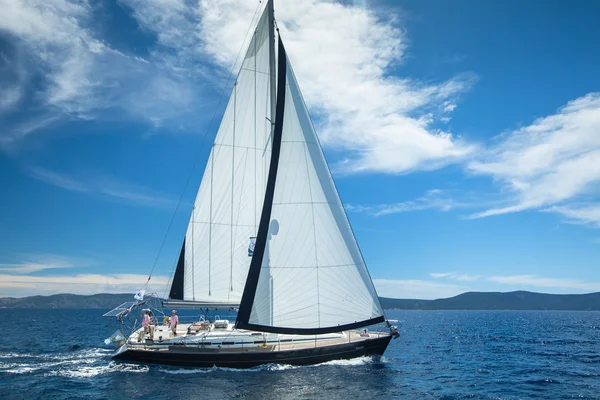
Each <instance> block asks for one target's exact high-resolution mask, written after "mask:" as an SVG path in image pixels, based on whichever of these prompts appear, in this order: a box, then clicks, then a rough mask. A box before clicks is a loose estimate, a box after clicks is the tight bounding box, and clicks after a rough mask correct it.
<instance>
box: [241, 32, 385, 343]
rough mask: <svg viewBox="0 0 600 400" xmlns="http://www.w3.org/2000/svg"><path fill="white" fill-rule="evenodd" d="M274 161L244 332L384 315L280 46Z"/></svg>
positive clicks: (354, 323)
mask: <svg viewBox="0 0 600 400" xmlns="http://www.w3.org/2000/svg"><path fill="white" fill-rule="evenodd" d="M278 58H279V60H278V71H277V75H278V88H277V106H276V107H277V108H276V116H275V129H274V134H273V145H272V159H271V165H270V170H269V181H268V183H267V189H266V196H265V202H264V205H263V211H262V216H261V222H260V227H259V230H258V237H257V240H256V247H255V251H254V255H253V259H252V263H251V266H250V271H249V273H248V281H247V284H246V288H245V290H244V295H243V297H242V303H241V304H240V310H239V314H238V319H237V327H238V328H247V329H257V330H262V331H267V332H278V333H298V334H318V333H327V332H335V331H340V330H343V329H349V328H353V327H360V326H366V325H370V324H373V323H377V322H382V321H383V320H384V317H383V309H382V307H381V304H380V302H379V299H378V297H377V293H376V291H375V288H374V287H373V283H372V281H371V278H370V276H369V274H368V271H367V268H366V265H365V263H364V260H363V258H362V255H361V253H360V250H359V248H358V245H357V243H356V240H355V238H354V234H353V233H352V230H351V227H350V224H349V222H348V219H347V217H346V214H345V211H344V209H343V206H342V203H341V201H340V198H339V195H338V193H337V190H336V188H335V185H334V183H333V180H332V177H331V173H330V171H329V168H328V166H327V163H326V161H325V158H324V155H323V152H322V149H321V146H320V144H319V141H318V138H317V135H316V133H315V131H314V128H313V126H312V123H311V121H310V117H309V115H308V111H307V109H306V106H305V104H304V101H303V99H302V95H301V94H300V89H299V87H298V84H297V82H296V78H295V77H294V74H293V72H292V69H291V66H290V63H289V60H288V59H287V57H286V55H285V49H284V47H283V45H282V43H281V39H280V40H279V48H278Z"/></svg>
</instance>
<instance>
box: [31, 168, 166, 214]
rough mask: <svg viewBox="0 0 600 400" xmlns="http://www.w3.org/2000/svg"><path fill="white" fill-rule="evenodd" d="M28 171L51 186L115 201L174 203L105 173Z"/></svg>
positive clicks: (164, 204) (155, 203)
mask: <svg viewBox="0 0 600 400" xmlns="http://www.w3.org/2000/svg"><path fill="white" fill-rule="evenodd" d="M28 173H29V175H30V176H31V177H33V178H35V179H37V180H40V181H42V182H45V183H47V184H49V185H52V186H57V187H60V188H63V189H66V190H71V191H75V192H80V193H87V194H90V195H96V196H101V197H105V198H109V199H113V200H117V201H124V202H127V203H132V204H139V205H144V206H149V207H157V208H169V209H171V208H173V207H174V206H175V204H176V202H175V200H174V199H171V198H168V197H165V196H162V195H157V194H154V193H152V192H151V190H149V189H148V188H145V187H142V186H139V185H134V184H130V183H124V182H121V181H119V180H117V179H115V178H111V177H108V176H105V175H100V174H87V175H83V174H79V175H67V174H62V173H58V172H54V171H49V170H46V169H43V168H39V167H31V168H29V169H28Z"/></svg>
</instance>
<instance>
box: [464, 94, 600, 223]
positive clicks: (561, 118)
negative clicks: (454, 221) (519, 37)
mask: <svg viewBox="0 0 600 400" xmlns="http://www.w3.org/2000/svg"><path fill="white" fill-rule="evenodd" d="M599 131H600V93H589V94H587V95H586V96H583V97H580V98H578V99H576V100H573V101H571V102H569V103H568V104H567V105H566V106H564V107H562V108H561V109H559V110H558V112H557V113H556V114H554V115H551V116H547V117H544V118H540V119H538V120H536V121H535V122H534V123H533V124H531V125H529V126H526V127H524V128H520V129H518V130H515V131H512V132H508V133H507V134H504V135H503V136H501V137H500V142H499V144H498V145H497V146H496V147H493V148H491V150H489V151H488V152H487V153H484V154H483V155H482V157H481V158H479V159H478V160H474V161H472V162H470V163H469V164H468V170H469V171H471V172H473V173H475V174H479V175H489V176H492V177H493V178H494V179H495V180H496V181H498V182H500V183H501V184H502V185H503V188H504V190H505V192H506V194H507V197H508V198H509V199H510V201H511V203H512V204H510V205H508V206H504V207H500V208H491V209H488V210H486V211H483V212H479V213H476V214H473V215H472V216H471V217H472V218H482V217H488V216H492V215H499V214H505V213H511V212H519V211H524V210H530V209H543V210H547V211H552V212H556V213H560V214H563V215H564V216H566V217H568V218H569V219H570V220H572V221H579V222H581V223H594V224H598V222H600V218H599V214H598V212H597V211H595V210H596V209H597V208H598V207H600V203H597V202H594V201H593V200H595V199H596V198H597V194H598V192H597V187H598V183H599V182H600V135H598V132H599ZM586 196H587V197H588V198H589V199H590V200H592V201H588V202H587V204H585V205H574V204H572V202H574V201H575V202H577V201H578V200H580V199H582V198H585V197H586Z"/></svg>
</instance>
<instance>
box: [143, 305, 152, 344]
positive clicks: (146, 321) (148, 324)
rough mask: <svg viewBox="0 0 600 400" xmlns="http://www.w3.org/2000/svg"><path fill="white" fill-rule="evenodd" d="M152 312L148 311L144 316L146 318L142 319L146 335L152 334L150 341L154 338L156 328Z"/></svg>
mask: <svg viewBox="0 0 600 400" xmlns="http://www.w3.org/2000/svg"><path fill="white" fill-rule="evenodd" d="M151 313H152V312H151V311H150V310H146V313H145V314H144V318H143V319H142V326H143V327H144V333H145V334H146V333H149V334H150V339H152V338H153V337H154V327H153V326H152V319H151V318H150V314H151Z"/></svg>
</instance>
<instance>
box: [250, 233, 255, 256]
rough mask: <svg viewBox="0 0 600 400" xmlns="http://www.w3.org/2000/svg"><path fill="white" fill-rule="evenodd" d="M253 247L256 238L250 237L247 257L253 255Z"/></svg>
mask: <svg viewBox="0 0 600 400" xmlns="http://www.w3.org/2000/svg"><path fill="white" fill-rule="evenodd" d="M254 246H256V236H251V237H250V243H248V257H252V256H253V255H254Z"/></svg>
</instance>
